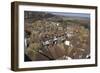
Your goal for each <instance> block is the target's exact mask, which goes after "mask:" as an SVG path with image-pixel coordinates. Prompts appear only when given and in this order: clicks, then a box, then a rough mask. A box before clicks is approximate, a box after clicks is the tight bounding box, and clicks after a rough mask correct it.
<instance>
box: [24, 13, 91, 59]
mask: <svg viewBox="0 0 100 73" xmlns="http://www.w3.org/2000/svg"><path fill="white" fill-rule="evenodd" d="M24 49H25V58H24V61H43V60H72V59H89V58H90V57H91V56H90V15H89V14H83V13H67V12H66V13H61V12H37V11H25V12H24Z"/></svg>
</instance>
